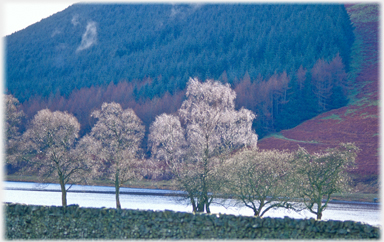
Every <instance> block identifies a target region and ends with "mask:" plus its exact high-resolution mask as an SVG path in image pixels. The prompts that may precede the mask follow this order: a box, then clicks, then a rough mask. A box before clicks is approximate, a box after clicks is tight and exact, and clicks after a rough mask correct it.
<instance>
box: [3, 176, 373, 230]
mask: <svg viewBox="0 0 384 242" xmlns="http://www.w3.org/2000/svg"><path fill="white" fill-rule="evenodd" d="M4 185H5V186H4V187H5V188H6V189H35V190H34V191H29V190H4V192H3V196H2V197H3V201H4V202H12V203H25V204H34V205H46V206H50V205H53V206H61V193H60V192H57V191H59V189H60V187H59V185H58V184H50V185H44V186H39V185H36V184H34V183H25V182H4ZM37 189H39V190H42V191H37ZM76 189H77V191H82V192H69V193H68V194H67V202H68V204H78V205H79V206H81V207H107V208H115V207H116V201H115V196H114V194H113V193H112V192H114V188H113V187H102V186H73V187H72V188H71V189H70V191H71V190H72V191H76ZM43 190H56V191H43ZM122 190H123V192H124V191H125V192H128V191H133V192H140V193H145V192H146V191H149V193H150V194H151V195H133V194H121V195H120V202H121V206H122V208H125V209H141V210H166V209H167V210H173V211H180V212H191V205H189V204H188V203H187V200H184V199H183V198H181V197H175V196H162V195H152V194H157V193H158V194H164V193H172V192H174V191H164V190H156V189H130V188H122ZM84 191H91V192H84ZM96 191H102V192H111V193H95V192H96ZM214 201H215V200H214ZM216 201H217V202H220V203H222V204H224V206H223V205H221V204H217V203H213V204H212V205H211V212H212V213H221V214H234V215H243V216H253V212H252V210H251V209H249V208H247V207H245V206H234V205H233V201H232V200H228V201H225V202H224V201H222V200H220V199H217V200H216ZM266 216H268V217H280V218H283V217H284V216H289V217H291V218H315V215H314V214H312V213H310V212H309V211H307V210H304V211H302V212H300V213H296V212H293V211H289V210H286V209H276V210H270V211H268V212H267V213H266ZM328 219H333V220H342V221H344V220H353V221H360V222H364V223H368V224H371V225H376V226H378V225H380V209H379V206H378V205H377V204H335V203H332V204H329V205H328V208H327V209H326V210H325V211H324V213H323V220H328Z"/></svg>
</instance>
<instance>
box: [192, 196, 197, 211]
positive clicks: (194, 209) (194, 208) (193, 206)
mask: <svg viewBox="0 0 384 242" xmlns="http://www.w3.org/2000/svg"><path fill="white" fill-rule="evenodd" d="M191 203H192V211H193V212H194V213H196V212H197V207H196V203H195V199H194V198H193V196H191Z"/></svg>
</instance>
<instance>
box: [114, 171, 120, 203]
mask: <svg viewBox="0 0 384 242" xmlns="http://www.w3.org/2000/svg"><path fill="white" fill-rule="evenodd" d="M115 193H116V209H121V204H120V198H119V193H120V184H119V172H116V175H115Z"/></svg>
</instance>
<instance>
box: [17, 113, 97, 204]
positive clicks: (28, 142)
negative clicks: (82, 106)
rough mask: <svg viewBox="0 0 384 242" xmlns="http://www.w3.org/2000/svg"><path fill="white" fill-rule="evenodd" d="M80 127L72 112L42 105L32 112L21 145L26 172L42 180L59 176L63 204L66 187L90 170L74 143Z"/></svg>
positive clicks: (82, 178)
mask: <svg viewBox="0 0 384 242" xmlns="http://www.w3.org/2000/svg"><path fill="white" fill-rule="evenodd" d="M79 130H80V124H79V122H78V121H77V119H76V118H75V117H74V116H73V115H71V114H68V113H66V112H60V111H56V112H51V111H50V110H49V109H43V110H40V111H39V112H38V113H37V114H36V115H35V116H34V118H33V120H32V121H31V124H30V127H29V128H28V129H27V131H25V133H24V134H23V136H22V144H21V145H20V146H21V151H22V153H23V156H24V159H25V160H27V161H28V163H29V164H28V166H27V168H28V169H29V172H36V174H37V175H38V176H39V177H40V178H41V181H42V182H46V181H49V179H52V178H56V179H58V181H59V184H60V188H61V193H62V206H63V207H66V206H67V190H68V189H69V188H70V187H71V185H72V184H74V183H78V182H81V181H84V179H85V178H87V175H88V174H87V173H88V171H89V166H88V165H87V163H86V162H85V159H84V156H83V154H82V151H81V150H79V149H76V147H75V143H76V140H77V138H78V137H79ZM86 174H87V175H86ZM67 184H69V185H70V186H69V187H68V186H67V187H66V185H67Z"/></svg>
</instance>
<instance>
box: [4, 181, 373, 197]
mask: <svg viewBox="0 0 384 242" xmlns="http://www.w3.org/2000/svg"><path fill="white" fill-rule="evenodd" d="M5 180H6V181H23V182H38V181H39V180H38V178H37V177H36V176H16V175H9V176H6V179H5ZM47 182H49V183H57V181H55V180H51V181H47ZM79 185H85V184H79ZM87 185H94V186H96V185H97V186H114V183H113V182H112V181H109V180H97V181H93V182H92V183H89V184H87ZM123 187H131V188H148V189H149V188H150V189H166V190H176V189H177V187H176V186H175V185H174V184H173V182H172V181H152V180H145V179H144V180H140V181H131V182H127V183H125V184H124V185H123ZM379 196H380V194H377V193H343V194H339V193H336V194H334V195H333V196H332V198H331V200H335V201H336V200H337V201H354V202H373V200H374V199H375V198H377V199H378V200H377V201H380V197H379Z"/></svg>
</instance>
